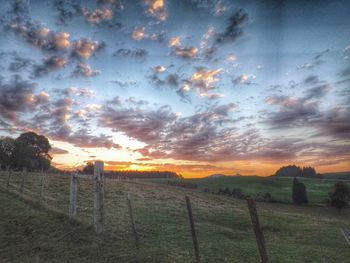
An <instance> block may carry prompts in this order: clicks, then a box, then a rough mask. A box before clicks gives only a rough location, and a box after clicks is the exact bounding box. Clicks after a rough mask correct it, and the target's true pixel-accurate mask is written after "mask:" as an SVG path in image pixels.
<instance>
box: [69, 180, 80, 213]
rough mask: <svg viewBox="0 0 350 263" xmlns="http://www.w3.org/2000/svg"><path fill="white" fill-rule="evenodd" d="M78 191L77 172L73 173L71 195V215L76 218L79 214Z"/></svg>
mask: <svg viewBox="0 0 350 263" xmlns="http://www.w3.org/2000/svg"><path fill="white" fill-rule="evenodd" d="M77 192H78V178H77V175H76V173H72V175H71V179H70V195H69V217H70V218H74V217H76V215H77Z"/></svg>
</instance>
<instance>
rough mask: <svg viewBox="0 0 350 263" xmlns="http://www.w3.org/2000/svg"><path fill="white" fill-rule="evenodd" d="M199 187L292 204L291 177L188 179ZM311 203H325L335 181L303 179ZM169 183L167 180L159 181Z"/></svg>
mask: <svg viewBox="0 0 350 263" xmlns="http://www.w3.org/2000/svg"><path fill="white" fill-rule="evenodd" d="M187 180H188V181H190V182H193V183H195V184H197V185H198V187H199V189H201V190H203V189H205V188H208V189H210V190H211V191H214V192H217V191H218V190H219V188H226V187H228V188H229V189H230V190H232V188H241V189H242V191H243V193H244V194H249V195H251V196H256V195H257V194H259V193H260V194H261V195H264V194H265V193H267V192H268V193H270V194H271V195H272V196H273V197H274V198H275V199H277V200H281V201H284V202H291V197H292V184H293V178H291V177H258V176H227V177H219V178H203V179H187ZM299 180H301V181H302V182H303V183H304V184H305V186H306V190H307V194H308V197H309V201H310V202H311V203H324V202H325V199H326V198H327V197H328V192H330V191H332V189H333V186H334V183H335V181H332V180H322V179H310V178H302V179H299ZM158 182H160V183H167V180H162V181H158Z"/></svg>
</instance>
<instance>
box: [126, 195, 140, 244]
mask: <svg viewBox="0 0 350 263" xmlns="http://www.w3.org/2000/svg"><path fill="white" fill-rule="evenodd" d="M127 199H128V208H129V215H130V221H131V227H132V231H133V233H134V237H135V244H136V248H139V235H138V234H137V231H136V226H135V220H134V214H133V212H132V206H131V200H130V195H129V194H128V196H127Z"/></svg>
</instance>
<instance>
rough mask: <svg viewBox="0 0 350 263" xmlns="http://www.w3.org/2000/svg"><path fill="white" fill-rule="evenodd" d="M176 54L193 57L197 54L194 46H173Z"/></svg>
mask: <svg viewBox="0 0 350 263" xmlns="http://www.w3.org/2000/svg"><path fill="white" fill-rule="evenodd" d="M174 52H175V54H176V56H178V57H182V58H193V57H195V56H196V55H197V53H198V49H197V48H195V47H175V49H174Z"/></svg>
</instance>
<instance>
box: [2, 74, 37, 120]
mask: <svg viewBox="0 0 350 263" xmlns="http://www.w3.org/2000/svg"><path fill="white" fill-rule="evenodd" d="M35 87H36V84H35V83H33V82H29V81H26V80H22V78H21V77H19V76H15V77H14V78H13V79H12V80H11V81H9V82H8V83H3V82H0V116H2V117H3V118H5V119H7V120H11V121H16V120H17V119H18V114H19V113H24V112H27V111H29V110H33V109H34V108H35V106H36V105H37V104H36V103H37V102H38V101H37V100H36V96H35V94H34V90H35Z"/></svg>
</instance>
